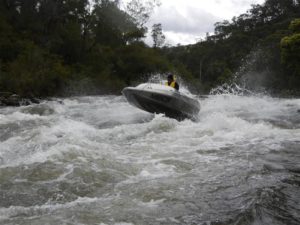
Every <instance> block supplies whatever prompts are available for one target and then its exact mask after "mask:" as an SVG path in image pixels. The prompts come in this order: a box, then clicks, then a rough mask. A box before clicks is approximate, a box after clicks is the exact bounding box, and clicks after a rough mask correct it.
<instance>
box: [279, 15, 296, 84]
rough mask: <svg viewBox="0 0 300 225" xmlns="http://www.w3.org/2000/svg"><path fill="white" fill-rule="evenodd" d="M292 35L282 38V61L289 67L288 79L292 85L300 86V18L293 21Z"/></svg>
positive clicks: (291, 26) (291, 25)
mask: <svg viewBox="0 0 300 225" xmlns="http://www.w3.org/2000/svg"><path fill="white" fill-rule="evenodd" d="M289 29H290V30H291V31H292V32H293V34H292V35H290V36H286V37H284V38H283V39H282V40H281V61H282V63H283V65H284V66H285V67H286V68H287V71H286V72H287V79H288V83H289V85H290V86H291V87H296V88H299V86H300V64H299V62H300V19H295V20H293V21H292V22H291V24H290V27H289Z"/></svg>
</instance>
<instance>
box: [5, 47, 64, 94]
mask: <svg viewBox="0 0 300 225" xmlns="http://www.w3.org/2000/svg"><path fill="white" fill-rule="evenodd" d="M24 45H26V46H24V50H23V51H22V52H21V53H20V54H19V56H18V57H17V59H16V60H15V61H13V62H12V63H9V64H8V71H9V76H8V74H7V76H5V79H4V81H5V84H6V85H7V89H8V88H9V90H10V91H13V92H14V93H17V94H20V95H23V96H41V95H42V96H49V95H55V94H57V90H60V89H61V88H62V87H63V86H64V84H65V82H66V80H67V78H68V76H69V75H70V73H69V70H68V69H67V68H66V67H64V66H63V65H62V62H61V60H60V59H59V58H58V57H57V56H55V55H51V54H49V53H47V52H45V51H44V50H42V49H40V48H39V47H37V46H35V45H34V44H33V43H30V42H28V43H27V42H26V43H24Z"/></svg>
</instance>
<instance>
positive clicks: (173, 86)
mask: <svg viewBox="0 0 300 225" xmlns="http://www.w3.org/2000/svg"><path fill="white" fill-rule="evenodd" d="M175 84H176V82H175V80H173V81H172V82H171V84H170V85H169V83H168V81H167V82H166V85H167V86H169V87H172V88H175Z"/></svg>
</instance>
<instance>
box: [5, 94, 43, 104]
mask: <svg viewBox="0 0 300 225" xmlns="http://www.w3.org/2000/svg"><path fill="white" fill-rule="evenodd" d="M39 102H40V100H39V99H37V98H33V97H32V98H24V97H22V96H19V95H17V94H14V93H11V92H0V106H21V105H30V104H33V103H39Z"/></svg>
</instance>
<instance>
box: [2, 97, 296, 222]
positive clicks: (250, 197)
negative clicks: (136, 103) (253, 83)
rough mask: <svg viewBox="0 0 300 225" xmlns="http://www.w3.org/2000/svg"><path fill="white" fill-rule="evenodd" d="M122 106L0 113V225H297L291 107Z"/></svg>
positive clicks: (238, 102)
mask: <svg viewBox="0 0 300 225" xmlns="http://www.w3.org/2000/svg"><path fill="white" fill-rule="evenodd" d="M199 101H200V103H201V107H202V108H201V111H200V113H199V116H198V118H199V119H198V121H197V122H193V121H190V120H184V121H181V122H178V121H176V120H174V119H169V118H166V117H164V116H162V115H155V116H154V115H151V114H148V113H146V112H143V111H140V110H138V109H135V108H133V107H132V106H130V105H129V104H128V103H127V102H126V100H125V99H124V98H123V97H120V96H98V97H77V98H66V99H56V100H53V101H45V102H43V103H41V104H39V105H30V106H24V107H17V108H13V107H4V108H0V224H1V225H3V224H20V225H21V224H22V225H35V224H36V225H37V224H38V225H40V224H51V225H52V224H95V225H96V224H97V225H106V224H107V225H143V224H147V225H148V224H154V225H155V224H203V225H204V224H206V225H213V224H214V225H215V224H217V225H221V224H224V225H227V224H237V225H244V224H249V225H250V224H251V225H259V224H264V225H265V224H266V225H269V224H270V225H277V224H278V225H285V224H288V225H294V224H295V225H296V224H300V188H299V187H300V99H277V98H271V97H266V96H260V97H258V96H235V95H212V96H209V97H208V98H205V99H199Z"/></svg>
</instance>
